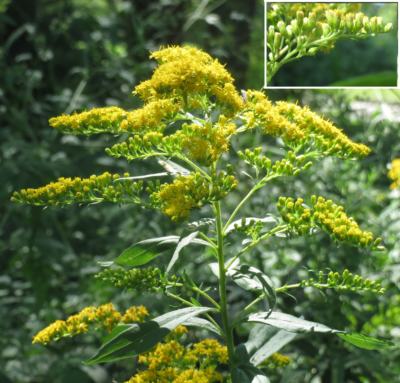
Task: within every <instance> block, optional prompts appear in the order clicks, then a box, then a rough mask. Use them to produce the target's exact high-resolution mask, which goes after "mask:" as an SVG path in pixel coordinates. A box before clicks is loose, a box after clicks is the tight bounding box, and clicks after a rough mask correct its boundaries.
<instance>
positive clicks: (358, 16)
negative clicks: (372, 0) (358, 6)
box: [353, 12, 364, 32]
mask: <svg viewBox="0 0 400 383" xmlns="http://www.w3.org/2000/svg"><path fill="white" fill-rule="evenodd" d="M363 18H364V14H363V13H361V12H359V13H357V14H356V17H355V21H354V27H353V31H354V32H358V31H359V30H360V29H361V28H362V27H363Z"/></svg>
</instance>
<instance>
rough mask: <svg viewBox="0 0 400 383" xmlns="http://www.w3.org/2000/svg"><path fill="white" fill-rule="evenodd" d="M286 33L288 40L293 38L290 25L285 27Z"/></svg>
mask: <svg viewBox="0 0 400 383" xmlns="http://www.w3.org/2000/svg"><path fill="white" fill-rule="evenodd" d="M286 32H287V38H288V39H290V38H291V37H292V36H293V30H292V26H291V25H288V26H287V27H286Z"/></svg>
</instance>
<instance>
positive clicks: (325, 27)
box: [322, 23, 331, 37]
mask: <svg viewBox="0 0 400 383" xmlns="http://www.w3.org/2000/svg"><path fill="white" fill-rule="evenodd" d="M322 33H323V34H324V37H328V36H329V34H330V33H331V27H330V26H329V25H328V24H326V23H324V24H322Z"/></svg>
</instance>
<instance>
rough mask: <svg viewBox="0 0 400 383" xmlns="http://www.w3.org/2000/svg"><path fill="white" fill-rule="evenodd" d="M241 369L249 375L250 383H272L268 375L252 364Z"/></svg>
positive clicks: (242, 366)
mask: <svg viewBox="0 0 400 383" xmlns="http://www.w3.org/2000/svg"><path fill="white" fill-rule="evenodd" d="M239 369H240V370H242V371H243V372H244V373H245V374H246V375H247V378H248V381H249V382H251V383H270V380H269V379H268V378H267V375H265V374H264V373H263V372H262V371H261V370H260V369H258V368H257V367H254V366H252V365H251V364H244V365H239ZM232 383H233V382H232Z"/></svg>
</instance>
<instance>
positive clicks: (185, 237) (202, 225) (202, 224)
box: [165, 219, 214, 275]
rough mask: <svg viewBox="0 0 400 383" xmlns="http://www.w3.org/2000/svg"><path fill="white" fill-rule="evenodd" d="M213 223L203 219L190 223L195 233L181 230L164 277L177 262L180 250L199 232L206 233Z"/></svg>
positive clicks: (211, 220)
mask: <svg viewBox="0 0 400 383" xmlns="http://www.w3.org/2000/svg"><path fill="white" fill-rule="evenodd" d="M213 222H214V220H213V219H203V220H200V221H199V222H192V223H191V225H194V226H195V228H196V231H194V232H190V230H189V229H184V230H183V232H182V234H181V236H180V238H179V241H178V245H177V246H176V249H175V252H174V255H173V256H172V258H171V260H170V262H169V264H168V267H167V270H166V272H165V273H166V275H167V274H168V273H169V271H170V270H171V268H172V266H173V265H174V264H175V262H176V261H177V260H178V257H179V253H180V252H181V250H182V249H183V248H184V247H185V246H187V245H189V243H190V242H192V241H193V240H194V239H195V238H196V237H197V236H198V235H199V233H200V232H202V233H203V232H207V230H208V228H209V226H210V225H211V224H212V223H213ZM188 233H190V234H188ZM207 243H208V242H207ZM209 246H211V245H210V244H209Z"/></svg>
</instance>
